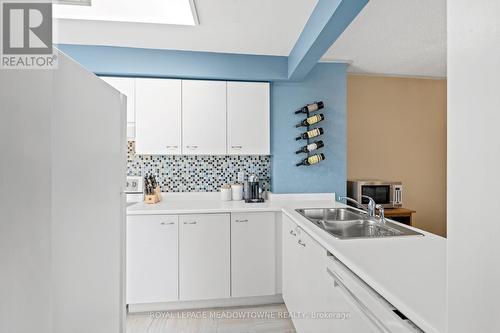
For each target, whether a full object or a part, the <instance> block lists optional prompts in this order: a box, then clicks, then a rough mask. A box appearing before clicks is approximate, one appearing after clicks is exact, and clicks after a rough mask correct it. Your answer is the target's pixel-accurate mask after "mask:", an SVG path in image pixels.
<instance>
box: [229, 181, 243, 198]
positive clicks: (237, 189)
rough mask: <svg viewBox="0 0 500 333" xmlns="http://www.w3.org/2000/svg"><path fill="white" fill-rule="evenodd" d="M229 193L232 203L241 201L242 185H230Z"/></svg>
mask: <svg viewBox="0 0 500 333" xmlns="http://www.w3.org/2000/svg"><path fill="white" fill-rule="evenodd" d="M231 191H232V195H233V200H234V201H239V200H243V184H233V185H231Z"/></svg>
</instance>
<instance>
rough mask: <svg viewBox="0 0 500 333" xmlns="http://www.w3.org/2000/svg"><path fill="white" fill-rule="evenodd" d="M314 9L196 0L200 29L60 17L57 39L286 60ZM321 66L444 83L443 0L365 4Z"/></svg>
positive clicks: (307, 2)
mask: <svg viewBox="0 0 500 333" xmlns="http://www.w3.org/2000/svg"><path fill="white" fill-rule="evenodd" d="M113 1H119V0H113ZM165 1H167V0H165ZM136 3H137V4H139V5H140V3H141V2H140V1H139V2H136ZM316 3H317V0H294V1H290V0H195V4H196V9H197V12H198V18H199V21H200V24H199V25H198V26H176V25H161V24H145V23H123V22H103V21H84V20H68V19H58V20H56V24H55V36H54V39H55V41H56V43H68V44H89V45H112V46H129V47H144V48H157V49H176V50H193V51H209V52H226V53H242V54H265V55H281V56H287V55H288V54H289V53H290V51H291V49H292V47H293V45H294V44H295V42H296V40H297V38H298V36H299V34H300V32H301V31H302V29H303V27H304V25H305V23H306V22H307V19H308V18H309V16H310V14H311V12H312V11H313V9H314V6H315V5H316ZM322 60H325V61H348V62H350V63H351V66H350V69H349V70H350V71H351V72H358V73H372V74H385V75H405V76H429V77H445V76H446V0H370V1H369V3H368V4H367V5H366V7H365V8H364V9H363V11H362V12H361V13H360V14H359V16H358V17H357V18H356V19H355V20H354V21H353V23H351V25H350V26H349V27H348V28H347V30H346V31H345V32H344V33H343V34H342V35H341V36H340V37H339V39H338V40H337V41H336V42H335V44H334V45H333V46H332V47H331V48H330V50H329V51H328V52H327V53H326V54H325V56H324V57H323V58H322Z"/></svg>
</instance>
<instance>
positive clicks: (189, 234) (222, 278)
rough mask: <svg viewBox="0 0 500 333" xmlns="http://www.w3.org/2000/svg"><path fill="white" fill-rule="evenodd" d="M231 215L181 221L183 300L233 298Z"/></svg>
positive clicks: (184, 217)
mask: <svg viewBox="0 0 500 333" xmlns="http://www.w3.org/2000/svg"><path fill="white" fill-rule="evenodd" d="M230 250H231V248H230V217H229V214H199V215H181V216H180V217H179V279H180V280H179V288H180V290H179V296H180V300H203V299H218V298H228V297H230V261H231V259H230Z"/></svg>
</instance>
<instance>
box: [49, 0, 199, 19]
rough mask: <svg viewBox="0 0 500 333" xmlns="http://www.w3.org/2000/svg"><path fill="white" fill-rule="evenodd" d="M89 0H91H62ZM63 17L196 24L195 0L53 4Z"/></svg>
mask: <svg viewBox="0 0 500 333" xmlns="http://www.w3.org/2000/svg"><path fill="white" fill-rule="evenodd" d="M62 1H65V2H85V1H87V2H89V1H90V0H62ZM53 16H54V17H55V18H61V19H74V20H94V21H115V22H138V23H157V24H175V25H197V24H198V16H197V14H196V8H195V5H194V0H141V1H137V0H92V5H91V6H66V5H54V8H53Z"/></svg>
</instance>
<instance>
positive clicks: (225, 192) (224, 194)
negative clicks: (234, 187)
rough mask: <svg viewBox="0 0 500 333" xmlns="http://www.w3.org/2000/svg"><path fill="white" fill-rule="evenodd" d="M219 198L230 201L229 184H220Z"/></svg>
mask: <svg viewBox="0 0 500 333" xmlns="http://www.w3.org/2000/svg"><path fill="white" fill-rule="evenodd" d="M220 199H221V200H222V201H231V185H222V187H221V188H220Z"/></svg>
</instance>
